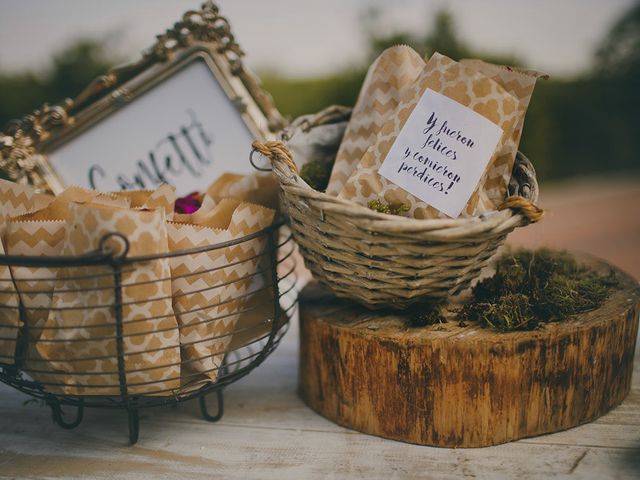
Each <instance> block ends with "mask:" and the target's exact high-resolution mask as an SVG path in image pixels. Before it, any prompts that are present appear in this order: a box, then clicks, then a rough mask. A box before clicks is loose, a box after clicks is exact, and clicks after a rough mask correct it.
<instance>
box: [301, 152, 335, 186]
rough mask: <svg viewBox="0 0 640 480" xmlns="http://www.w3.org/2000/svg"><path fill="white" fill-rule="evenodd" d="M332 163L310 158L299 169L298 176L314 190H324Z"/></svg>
mask: <svg viewBox="0 0 640 480" xmlns="http://www.w3.org/2000/svg"><path fill="white" fill-rule="evenodd" d="M332 167H333V164H332V163H330V162H322V161H319V160H311V161H309V162H307V163H305V164H304V165H303V166H302V168H301V169H300V177H302V179H303V180H304V181H305V182H307V183H308V184H309V186H310V187H311V188H313V189H314V190H318V191H319V192H324V191H325V190H326V189H327V185H328V184H329V178H330V177H331V169H332Z"/></svg>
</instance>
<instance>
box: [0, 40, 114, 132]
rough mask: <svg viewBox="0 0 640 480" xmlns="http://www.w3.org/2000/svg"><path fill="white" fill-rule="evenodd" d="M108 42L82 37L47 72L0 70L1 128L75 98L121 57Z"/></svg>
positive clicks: (63, 52) (59, 54)
mask: <svg viewBox="0 0 640 480" xmlns="http://www.w3.org/2000/svg"><path fill="white" fill-rule="evenodd" d="M110 46H111V44H110V42H108V41H100V40H95V39H81V40H78V41H77V42H75V43H73V44H71V45H70V46H69V47H67V48H65V49H64V50H62V51H61V52H60V53H58V54H56V55H55V56H54V58H53V62H52V65H51V66H50V67H49V68H48V69H47V71H46V72H44V74H36V73H33V72H24V73H23V72H18V73H2V72H0V130H1V129H2V127H3V126H4V125H5V124H6V123H7V122H8V121H9V120H11V119H13V118H20V117H22V116H24V115H26V114H28V113H31V112H32V111H33V110H35V109H36V108H38V107H40V106H41V105H42V104H44V103H49V104H50V105H51V104H55V103H58V102H60V101H62V100H64V99H65V98H67V97H74V96H75V95H77V94H78V93H80V91H81V90H83V89H84V87H86V86H87V85H88V84H89V82H91V80H93V79H94V78H95V77H97V76H99V75H102V74H104V73H105V72H106V71H107V70H108V69H109V68H110V67H111V66H113V65H114V64H116V63H119V59H118V58H116V57H114V56H113V54H112V53H111V51H112V49H111V48H110Z"/></svg>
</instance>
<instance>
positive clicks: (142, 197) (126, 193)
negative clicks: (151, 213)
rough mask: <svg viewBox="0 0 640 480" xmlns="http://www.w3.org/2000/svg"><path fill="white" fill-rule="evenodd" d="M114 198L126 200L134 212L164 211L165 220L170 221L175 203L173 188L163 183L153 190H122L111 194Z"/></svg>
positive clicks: (174, 190)
mask: <svg viewBox="0 0 640 480" xmlns="http://www.w3.org/2000/svg"><path fill="white" fill-rule="evenodd" d="M110 195H113V196H114V197H116V198H123V199H126V201H127V202H128V204H129V206H130V207H131V208H133V209H134V210H155V209H157V208H161V209H163V210H164V211H165V214H166V216H167V220H171V218H172V217H173V212H174V208H175V203H176V189H175V187H173V186H171V185H168V184H166V183H163V184H162V185H160V186H159V187H158V188H156V189H155V190H122V191H119V192H111V193H110Z"/></svg>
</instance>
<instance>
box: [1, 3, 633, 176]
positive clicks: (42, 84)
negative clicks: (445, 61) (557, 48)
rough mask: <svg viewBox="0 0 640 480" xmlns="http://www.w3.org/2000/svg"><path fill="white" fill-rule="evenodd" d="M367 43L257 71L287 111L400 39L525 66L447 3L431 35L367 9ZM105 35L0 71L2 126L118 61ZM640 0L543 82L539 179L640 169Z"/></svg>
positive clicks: (354, 75) (316, 98) (530, 128)
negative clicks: (308, 67) (303, 68)
mask: <svg viewBox="0 0 640 480" xmlns="http://www.w3.org/2000/svg"><path fill="white" fill-rule="evenodd" d="M362 25H363V30H364V33H365V35H366V37H367V40H368V44H369V51H368V52H365V53H366V56H364V60H363V63H362V64H361V65H356V66H354V67H351V68H349V69H346V70H342V71H338V72H335V73H333V74H331V75H327V76H324V77H319V78H309V79H306V78H303V79H290V78H285V77H282V76H280V75H278V74H277V73H275V72H265V73H263V74H262V75H261V77H262V80H263V84H264V86H265V88H266V89H267V90H268V91H269V92H271V94H272V95H273V97H274V99H275V101H276V104H277V106H278V108H279V109H280V110H281V111H282V112H283V114H285V115H287V116H289V117H292V118H293V117H296V116H298V115H301V114H304V113H310V112H316V111H318V110H321V109H322V108H324V107H325V106H327V105H331V104H342V105H353V104H354V103H355V100H356V98H357V95H358V92H359V90H360V85H361V83H362V80H363V79H364V76H365V73H366V70H367V67H368V64H369V63H370V61H372V60H373V59H374V58H375V57H376V56H377V55H378V54H379V53H380V52H381V51H382V50H384V49H385V48H387V47H389V46H391V45H395V44H398V43H404V44H408V45H410V46H412V47H413V48H414V49H416V50H417V51H418V52H420V53H423V54H431V53H432V52H434V51H439V52H441V53H443V54H445V55H448V56H450V57H452V58H454V59H460V58H465V57H476V58H482V59H484V60H486V61H489V62H492V63H501V64H509V65H523V64H524V62H523V61H522V60H521V59H519V58H518V57H517V56H516V55H515V54H513V53H509V52H507V53H506V54H504V53H499V54H496V53H494V52H484V51H478V50H477V49H476V48H474V47H473V46H472V45H470V44H469V43H467V42H466V41H464V40H463V39H462V38H461V37H460V35H459V33H458V30H457V28H456V25H455V22H454V17H453V16H452V15H451V14H450V13H449V12H447V11H442V12H440V13H438V14H437V15H435V16H434V18H433V19H432V21H431V25H430V27H429V28H428V30H427V31H426V33H425V34H422V35H416V34H413V33H410V32H404V31H396V32H392V33H385V34H382V33H380V32H381V31H383V28H381V25H382V15H381V13H380V12H379V11H375V10H370V11H368V12H366V14H365V15H364V16H363V19H362ZM110 47H111V44H110V43H109V42H104V41H98V40H91V39H85V40H80V41H78V42H76V43H74V44H73V45H71V46H69V47H68V48H67V49H65V50H64V51H62V52H60V53H59V54H57V55H56V56H55V57H54V59H53V64H52V66H51V68H50V69H49V70H48V71H47V72H45V74H44V75H36V74H34V73H10V74H9V73H5V74H3V73H1V72H0V129H1V127H2V125H4V124H5V123H6V121H8V120H9V119H11V118H17V117H21V116H23V115H24V114H26V113H29V112H31V111H32V110H33V109H35V108H37V107H39V106H41V105H42V104H43V103H45V102H49V103H57V102H59V101H61V100H62V99H64V98H66V97H72V96H75V95H76V94H78V93H79V92H80V91H81V90H82V89H83V88H84V87H85V86H86V85H87V84H88V83H89V82H90V81H91V80H92V79H93V78H95V77H96V76H98V75H100V74H102V73H104V72H106V71H107V70H108V69H109V67H111V66H112V65H114V64H115V63H119V59H118V58H114V56H113V54H112V53H111V52H112V51H113V49H112V48H110ZM639 88H640V2H638V3H636V5H635V6H634V7H632V8H631V9H630V10H629V11H628V12H627V13H626V14H625V15H623V17H622V18H621V19H620V20H619V21H618V22H617V23H616V24H615V25H614V26H613V28H612V29H611V31H610V32H609V33H608V34H607V35H606V37H605V38H604V39H603V40H602V43H601V45H600V47H599V48H598V49H597V51H596V52H594V64H593V68H592V70H591V71H590V72H587V73H585V74H583V75H582V76H580V77H578V78H576V79H572V80H563V79H552V80H549V81H541V82H538V86H537V87H536V91H535V92H534V96H533V100H532V102H531V106H530V107H529V112H528V114H527V119H526V121H525V128H524V133H523V138H522V142H521V147H520V148H521V150H522V151H523V152H525V153H526V154H527V155H528V156H529V157H530V158H531V159H532V160H533V162H534V164H535V165H536V168H537V169H538V173H539V177H540V178H542V179H545V178H556V177H566V176H572V175H580V174H586V173H594V172H601V171H606V170H631V169H633V170H637V169H639V168H640V159H639V156H640V135H638V131H639V129H640V95H639V94H638V89H639Z"/></svg>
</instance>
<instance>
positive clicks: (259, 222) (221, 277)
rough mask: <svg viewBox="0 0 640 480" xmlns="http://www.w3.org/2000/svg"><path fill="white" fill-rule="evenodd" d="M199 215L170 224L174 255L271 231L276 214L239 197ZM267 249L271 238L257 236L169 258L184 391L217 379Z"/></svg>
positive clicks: (222, 202) (168, 227)
mask: <svg viewBox="0 0 640 480" xmlns="http://www.w3.org/2000/svg"><path fill="white" fill-rule="evenodd" d="M197 213H198V212H196V214H197ZM200 213H201V214H200V216H198V215H196V214H192V216H191V217H188V216H178V215H176V218H175V220H192V221H193V220H197V221H199V222H200V223H199V224H194V223H178V222H176V221H174V222H170V223H169V224H168V226H167V229H168V234H169V248H170V250H171V251H174V252H176V251H180V250H185V249H191V248H198V247H207V246H211V245H215V244H218V243H221V242H226V241H230V240H234V239H239V238H241V237H243V236H245V235H249V234H251V233H254V232H257V231H259V230H262V229H263V228H266V227H267V226H269V225H270V224H271V223H272V222H273V218H274V216H275V212H274V211H273V210H271V209H268V208H265V207H262V206H259V205H255V204H251V203H246V202H242V203H241V202H239V201H238V200H234V199H223V200H222V201H221V202H220V203H219V204H218V205H217V206H216V207H214V208H213V209H212V210H211V211H209V212H200ZM194 216H195V218H194ZM265 249H266V238H264V237H258V238H254V239H251V240H249V241H245V242H242V243H240V244H238V245H234V246H229V247H224V248H219V249H214V250H208V251H204V252H202V253H196V254H188V255H180V256H176V257H172V258H171V259H170V262H171V275H172V290H173V308H174V311H175V313H176V317H177V319H178V324H179V326H180V344H181V349H182V358H183V364H182V374H181V376H182V385H183V388H187V389H188V388H193V387H195V386H197V385H200V384H202V383H203V382H214V381H215V380H216V379H217V377H218V374H219V370H220V367H221V365H222V362H223V359H224V355H225V353H226V351H227V349H228V347H229V345H230V343H231V340H232V334H233V332H234V329H235V325H236V324H237V323H238V321H239V320H240V319H241V318H242V316H243V310H244V308H245V302H246V301H247V294H248V293H249V292H250V287H251V284H252V280H253V278H254V277H255V276H256V275H257V274H258V273H259V270H260V265H261V263H262V262H263V255H262V254H263V253H264V252H265Z"/></svg>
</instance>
